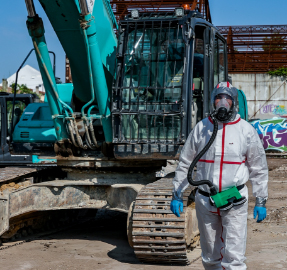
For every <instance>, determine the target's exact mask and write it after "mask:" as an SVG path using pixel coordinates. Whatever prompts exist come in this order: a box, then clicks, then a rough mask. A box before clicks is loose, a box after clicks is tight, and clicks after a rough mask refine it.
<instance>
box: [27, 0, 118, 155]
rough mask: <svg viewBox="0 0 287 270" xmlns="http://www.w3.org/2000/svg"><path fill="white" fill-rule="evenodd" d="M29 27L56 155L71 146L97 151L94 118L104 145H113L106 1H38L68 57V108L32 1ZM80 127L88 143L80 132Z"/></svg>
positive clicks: (113, 41) (111, 48)
mask: <svg viewBox="0 0 287 270" xmlns="http://www.w3.org/2000/svg"><path fill="white" fill-rule="evenodd" d="M25 1H26V6H27V11H28V20H27V27H28V31H29V34H30V36H31V38H32V41H33V46H34V48H35V52H36V56H37V60H38V64H39V68H40V72H41V75H42V78H43V83H44V86H45V90H46V96H47V101H48V103H49V107H50V110H51V114H52V118H53V121H54V126H55V130H56V137H57V142H56V146H57V147H56V148H55V150H56V153H57V154H58V153H61V154H62V155H66V156H67V155H72V152H71V149H72V148H73V147H76V148H82V149H88V148H90V149H96V148H97V147H98V146H99V145H98V143H97V140H96V136H95V131H94V128H93V124H92V122H93V120H95V119H99V120H100V121H101V124H102V128H103V132H104V137H105V142H106V143H111V142H112V124H111V112H110V93H111V87H112V81H113V74H114V65H115V56H116V48H117V38H116V36H115V33H114V27H117V24H116V20H115V17H114V15H113V12H112V10H111V7H110V4H109V1H107V0H101V1H95V2H94V1H91V2H89V4H87V2H86V0H52V1H50V0H49V1H48V0H40V3H41V5H42V7H43V9H44V10H45V12H46V14H47V16H48V18H49V20H50V22H51V24H52V26H53V28H54V30H55V32H56V34H57V36H58V38H59V40H60V42H61V44H62V46H63V49H64V51H65V53H66V55H67V57H68V58H69V62H70V66H71V72H72V78H73V95H72V100H71V102H70V103H71V104H68V103H66V102H64V101H62V100H61V98H60V96H59V91H58V86H57V84H56V80H55V76H54V74H53V70H52V65H51V62H50V58H49V55H48V48H47V43H46V40H45V35H44V33H45V30H44V25H43V22H42V19H41V18H40V17H39V16H38V15H37V13H36V10H35V7H34V3H33V0H25ZM79 123H80V124H81V126H82V127H83V129H84V131H85V134H86V140H85V142H84V141H83V139H82V137H81V134H80V133H81V132H80V130H79Z"/></svg>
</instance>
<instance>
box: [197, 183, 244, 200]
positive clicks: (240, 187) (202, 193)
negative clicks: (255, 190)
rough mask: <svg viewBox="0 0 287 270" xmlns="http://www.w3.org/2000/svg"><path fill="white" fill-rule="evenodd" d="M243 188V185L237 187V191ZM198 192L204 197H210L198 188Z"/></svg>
mask: <svg viewBox="0 0 287 270" xmlns="http://www.w3.org/2000/svg"><path fill="white" fill-rule="evenodd" d="M244 186H245V185H244V184H242V185H240V186H237V189H238V191H239V190H241V189H243V188H244ZM198 192H199V193H200V194H201V195H203V196H205V197H210V194H209V193H208V192H205V191H203V190H201V189H200V188H199V189H198Z"/></svg>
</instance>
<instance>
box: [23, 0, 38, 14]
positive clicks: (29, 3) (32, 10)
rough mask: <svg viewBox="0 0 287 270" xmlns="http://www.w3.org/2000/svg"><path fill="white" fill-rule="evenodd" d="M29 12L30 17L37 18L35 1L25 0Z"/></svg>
mask: <svg viewBox="0 0 287 270" xmlns="http://www.w3.org/2000/svg"><path fill="white" fill-rule="evenodd" d="M25 3H26V7H27V11H28V17H31V18H32V17H35V16H36V11H35V6H34V2H33V0H25Z"/></svg>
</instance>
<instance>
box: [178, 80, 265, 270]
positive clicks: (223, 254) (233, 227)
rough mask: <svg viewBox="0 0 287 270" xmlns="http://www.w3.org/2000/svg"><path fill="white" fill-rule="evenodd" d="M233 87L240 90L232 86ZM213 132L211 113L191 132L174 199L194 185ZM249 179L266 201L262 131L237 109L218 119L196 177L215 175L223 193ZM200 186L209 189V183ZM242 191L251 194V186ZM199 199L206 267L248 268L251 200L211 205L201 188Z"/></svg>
mask: <svg viewBox="0 0 287 270" xmlns="http://www.w3.org/2000/svg"><path fill="white" fill-rule="evenodd" d="M221 84H224V83H221ZM223 86H226V83H225V85H223ZM228 86H229V84H228ZM227 88H228V87H227ZM230 88H233V89H232V90H234V89H235V88H234V87H232V86H231V85H230ZM219 90H220V89H219ZM226 91H228V89H225V93H226ZM217 92H218V91H217ZM231 93H232V94H230V93H229V95H230V96H232V97H233V98H234V99H235V100H237V96H234V95H235V94H234V93H235V91H233V92H231ZM236 93H237V90H236ZM235 112H236V110H235ZM212 132H213V123H212V120H211V119H210V118H205V119H203V120H202V121H201V122H199V123H198V124H197V125H196V126H195V127H194V129H193V130H192V132H191V133H190V135H189V137H188V139H187V141H186V143H185V145H184V147H183V150H182V152H181V155H180V158H179V164H178V167H177V169H176V171H175V178H174V180H173V184H174V195H173V196H174V199H180V198H182V192H183V191H184V190H185V189H186V188H187V187H188V185H189V183H188V181H187V172H188V169H189V166H190V164H191V162H192V161H193V159H194V158H195V157H196V155H197V154H198V153H199V152H200V151H201V150H202V149H203V148H204V146H205V145H206V144H207V143H208V141H209V139H210V137H211V135H212ZM248 179H250V181H251V182H252V187H253V195H254V196H256V197H258V198H263V199H264V200H266V199H267V196H268V193H267V192H268V191H267V183H268V168H267V162H266V156H265V152H264V149H263V146H262V143H261V141H260V139H259V136H258V134H257V132H256V130H255V129H254V128H253V127H252V126H251V125H250V124H249V123H247V122H246V121H245V120H243V119H241V118H240V116H239V114H237V113H234V116H233V117H232V121H230V122H226V123H221V122H218V132H217V136H216V138H215V141H214V142H213V144H212V145H211V147H210V148H209V149H208V151H207V152H206V153H205V154H204V155H203V156H202V157H201V159H200V160H199V162H198V163H197V172H196V178H195V181H198V180H210V181H211V182H212V183H213V185H214V186H215V188H216V190H217V192H221V191H224V190H227V189H229V188H231V187H233V186H240V185H242V184H245V183H246V182H247V181H248ZM198 188H199V189H201V190H202V191H205V192H208V193H209V187H208V186H207V185H202V186H199V187H198ZM239 192H240V193H241V195H242V196H245V197H246V198H247V199H248V190H247V187H246V186H244V188H242V189H241V190H240V191H239ZM195 202H196V213H197V219H198V226H199V231H200V243H201V248H202V261H203V265H204V267H205V269H207V270H219V269H226V270H235V269H236V270H239V269H240V270H244V269H246V265H245V263H244V260H245V249H246V233H247V208H248V202H245V203H244V204H241V205H238V206H233V208H231V209H230V210H219V209H217V208H216V207H215V206H212V205H211V204H210V201H209V197H206V196H204V195H202V194H200V193H199V192H197V193H196V199H195Z"/></svg>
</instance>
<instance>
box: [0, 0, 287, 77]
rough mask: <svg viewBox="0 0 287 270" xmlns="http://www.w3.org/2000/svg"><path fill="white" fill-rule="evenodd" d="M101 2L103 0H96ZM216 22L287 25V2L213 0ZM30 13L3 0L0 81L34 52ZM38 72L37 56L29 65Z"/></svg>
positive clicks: (59, 69)
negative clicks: (30, 29)
mask: <svg viewBox="0 0 287 270" xmlns="http://www.w3.org/2000/svg"><path fill="white" fill-rule="evenodd" d="M96 1H100V0H96ZM34 3H35V9H36V12H37V13H38V14H39V16H40V17H42V19H43V21H44V26H45V31H46V33H45V37H46V41H47V45H48V49H49V50H50V51H54V52H55V54H56V59H57V61H56V76H57V77H60V78H61V79H62V81H63V82H64V81H65V53H64V51H63V49H62V47H61V44H60V42H59V41H58V39H57V36H56V34H55V32H54V30H53V28H52V27H51V24H50V23H49V21H48V19H47V17H46V15H45V13H44V11H43V8H42V7H41V5H40V4H39V2H38V1H37V0H34ZM209 5H210V9H211V16H212V22H213V24H214V25H216V26H224V25H228V26H229V25H281V24H287V17H286V10H287V1H286V0H273V1H270V0H209ZM26 19H27V11H26V5H25V1H24V0H13V1H11V0H10V1H7V0H1V5H0V80H1V82H2V78H8V77H9V76H10V75H12V74H13V73H15V72H16V71H17V69H18V68H19V66H20V65H21V63H22V62H23V60H24V59H25V57H26V55H27V54H28V53H29V51H30V50H31V49H32V48H33V47H32V41H31V38H30V36H29V34H28V31H27V27H26ZM26 63H27V64H29V65H30V66H32V67H34V68H36V69H38V70H39V68H38V64H37V61H36V57H35V54H34V53H33V54H32V55H31V56H30V58H29V60H28V61H27V62H26Z"/></svg>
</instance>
